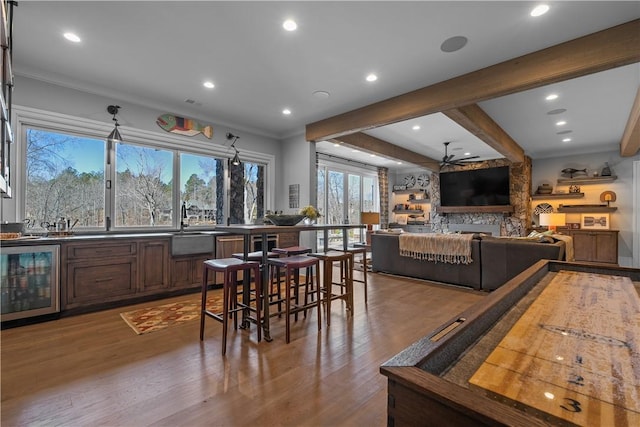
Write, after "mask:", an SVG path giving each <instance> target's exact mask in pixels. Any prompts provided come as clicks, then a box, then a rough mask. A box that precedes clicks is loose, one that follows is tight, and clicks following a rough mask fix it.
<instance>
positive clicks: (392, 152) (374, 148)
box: [329, 132, 440, 172]
mask: <svg viewBox="0 0 640 427" xmlns="http://www.w3.org/2000/svg"><path fill="white" fill-rule="evenodd" d="M329 141H331V142H334V143H335V142H342V143H345V144H347V145H350V146H352V147H357V148H361V149H363V150H366V151H371V152H372V153H377V154H380V155H382V156H387V157H391V158H394V159H398V160H402V161H405V162H409V163H412V164H414V165H418V166H420V167H423V168H425V169H428V170H430V171H432V172H439V171H440V162H439V161H438V160H434V159H432V158H431V157H427V156H424V155H422V154H418V153H414V152H413V151H411V150H407V149H406V148H402V147H399V146H397V145H393V144H391V143H389V142H387V141H384V140H382V139H379V138H376V137H374V136H371V135H367V134H366V133H361V132H356V133H352V134H350V135H342V136H340V137H338V138H332V139H330V140H329Z"/></svg>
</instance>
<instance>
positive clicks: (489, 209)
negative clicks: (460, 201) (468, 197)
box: [436, 205, 515, 215]
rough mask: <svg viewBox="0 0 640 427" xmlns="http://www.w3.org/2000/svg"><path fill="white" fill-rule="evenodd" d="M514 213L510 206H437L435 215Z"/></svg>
mask: <svg viewBox="0 0 640 427" xmlns="http://www.w3.org/2000/svg"><path fill="white" fill-rule="evenodd" d="M514 211H515V209H514V207H513V206H512V205H504V206H503V205H499V206H437V207H436V213H439V214H448V213H501V214H505V215H508V214H510V213H513V212H514Z"/></svg>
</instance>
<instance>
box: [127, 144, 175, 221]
mask: <svg viewBox="0 0 640 427" xmlns="http://www.w3.org/2000/svg"><path fill="white" fill-rule="evenodd" d="M116 159H117V160H116V186H115V188H116V213H117V215H116V218H115V224H116V226H118V227H127V226H140V225H149V226H152V227H153V226H167V225H171V224H172V221H171V215H169V216H167V215H164V214H163V213H164V212H167V211H171V209H172V193H173V191H172V188H171V179H172V174H173V166H172V161H173V153H171V152H170V151H166V150H159V149H154V148H148V147H138V146H134V145H128V144H123V143H118V144H116Z"/></svg>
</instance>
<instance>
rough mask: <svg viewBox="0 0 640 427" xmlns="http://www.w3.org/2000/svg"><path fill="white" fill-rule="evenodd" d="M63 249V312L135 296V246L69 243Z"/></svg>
mask: <svg viewBox="0 0 640 427" xmlns="http://www.w3.org/2000/svg"><path fill="white" fill-rule="evenodd" d="M63 248H64V249H63V255H62V262H63V264H62V269H61V270H62V271H61V287H62V296H63V298H62V301H61V302H62V304H61V305H62V309H63V310H64V309H72V308H77V307H80V306H85V305H91V304H100V303H106V302H112V301H117V300H119V299H122V298H123V297H125V296H131V295H134V294H135V293H136V292H137V284H138V275H137V272H138V248H137V243H136V242H122V243H105V242H101V243H97V242H88V243H73V244H68V245H64V246H63ZM65 264H66V265H65Z"/></svg>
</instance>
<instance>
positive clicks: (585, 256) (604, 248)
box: [562, 230, 618, 264]
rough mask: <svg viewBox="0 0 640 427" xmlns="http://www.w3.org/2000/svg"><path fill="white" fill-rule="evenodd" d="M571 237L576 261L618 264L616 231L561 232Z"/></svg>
mask: <svg viewBox="0 0 640 427" xmlns="http://www.w3.org/2000/svg"><path fill="white" fill-rule="evenodd" d="M562 232H563V233H564V234H567V235H569V236H571V237H573V251H574V256H575V260H576V261H586V262H602V263H610V264H618V231H617V230H563V231H562Z"/></svg>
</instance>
